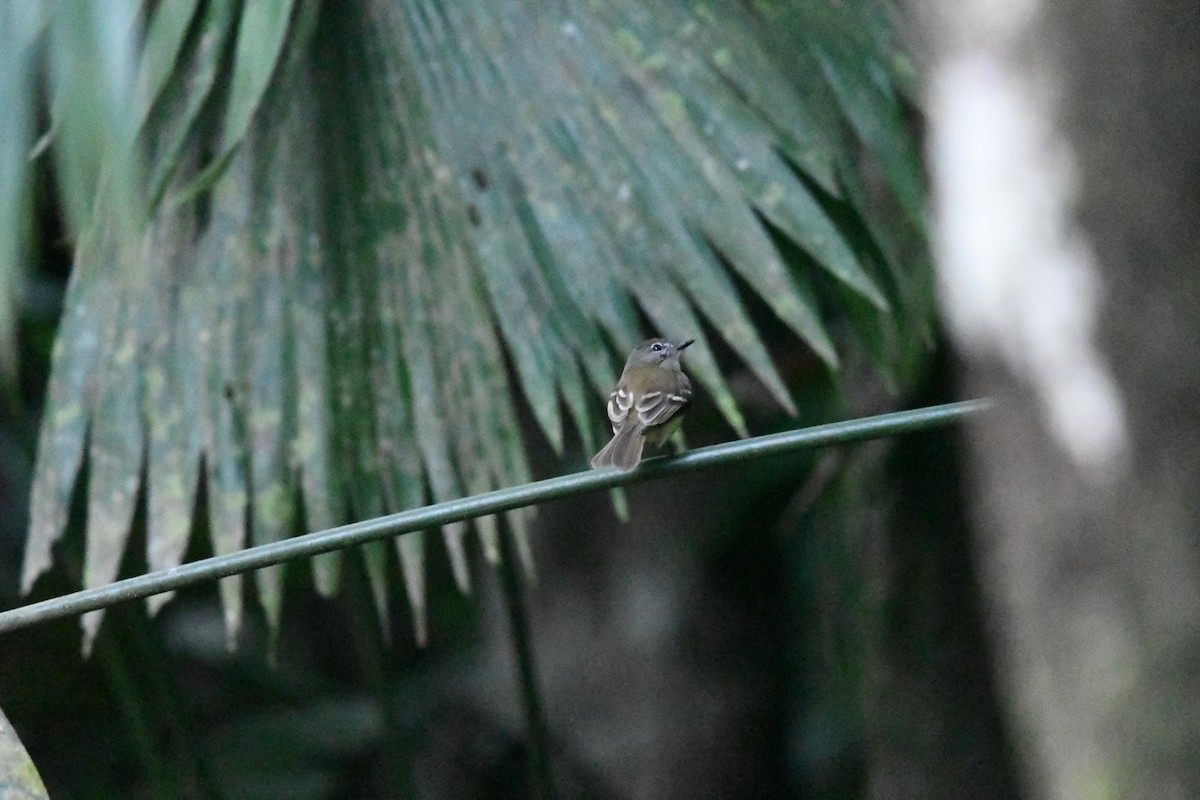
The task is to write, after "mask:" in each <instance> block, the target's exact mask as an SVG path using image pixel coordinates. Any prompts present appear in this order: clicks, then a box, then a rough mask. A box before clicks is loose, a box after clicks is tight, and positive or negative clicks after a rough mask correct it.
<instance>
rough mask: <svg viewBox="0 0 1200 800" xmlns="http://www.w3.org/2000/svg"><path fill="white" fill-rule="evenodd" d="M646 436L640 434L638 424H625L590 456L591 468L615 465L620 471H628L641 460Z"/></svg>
mask: <svg viewBox="0 0 1200 800" xmlns="http://www.w3.org/2000/svg"><path fill="white" fill-rule="evenodd" d="M645 443H646V437H645V436H643V435H642V430H641V426H640V425H625V426H624V427H623V428H621V430H619V431H617V433H616V435H615V436H613V438H612V441H610V442H609V443H608V444H606V445H604V449H602V450H601V451H600V452H599V453H596V455H595V456H593V457H592V468H593V469H603V468H604V467H616V468H617V469H619V470H621V472H629V470H631V469H633V468H634V467H636V466H637V465H638V462H639V461H641V460H642V446H643V445H645Z"/></svg>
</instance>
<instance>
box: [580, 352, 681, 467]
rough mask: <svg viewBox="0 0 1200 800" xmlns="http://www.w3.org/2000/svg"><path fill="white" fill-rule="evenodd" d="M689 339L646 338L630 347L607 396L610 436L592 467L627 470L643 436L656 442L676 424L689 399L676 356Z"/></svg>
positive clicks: (664, 438) (634, 462)
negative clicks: (611, 434)
mask: <svg viewBox="0 0 1200 800" xmlns="http://www.w3.org/2000/svg"><path fill="white" fill-rule="evenodd" d="M694 341H695V340H694V339H688V340H687V341H685V342H679V343H678V344H676V343H674V342H671V341H668V340H666V339H650V340H649V341H646V342H642V343H641V344H639V345H638V346H637V347H635V348H633V352H632V353H630V354H629V360H627V361H626V362H625V369H624V370H622V371H621V378H620V380H618V381H617V386H616V388H615V389H613V391H612V394H611V395H609V398H608V420H609V422H611V423H612V429H613V438H612V441H611V442H609V443H608V444H606V445H605V446H604V449H603V450H601V451H600V452H599V453H597V454H596V455H595V457H593V458H592V467H593V468H595V469H603V468H604V467H616V468H617V469H619V470H621V471H622V472H628V471H629V470H631V469H633V468H634V467H636V466H637V465H638V462H639V461H641V460H642V448H643V447H644V446H645V445H646V443H647V442H649V443H650V444H652V445H659V446H661V445H662V444H663V443H664V442H666V441H667V439H669V438H671V435H672V434H674V433H675V431H677V430H678V429H679V425H680V424H681V423H682V422H683V415H684V412H685V411H687V407H688V405H689V404H690V403H691V402H692V382H691V381H690V380H688V376H687V375H684V374H683V369H682V368H681V367H680V365H679V359H680V357H681V356H682V355H683V351H684V350H685V349H687V347H688V346H689V345H691V344H692V342H694ZM631 412H632V413H631Z"/></svg>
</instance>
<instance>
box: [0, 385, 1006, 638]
mask: <svg viewBox="0 0 1200 800" xmlns="http://www.w3.org/2000/svg"><path fill="white" fill-rule="evenodd" d="M991 405H992V403H991V401H988V400H965V401H962V402H959V403H947V404H945V405H940V406H930V407H928V408H918V409H913V410H911V411H897V412H894V413H892V414H881V415H879V416H877V417H864V418H862V419H855V420H847V421H845V422H833V423H829V424H827V425H817V426H814V427H812V428H801V429H799V430H794V431H787V432H784V433H775V434H771V435H769V436H756V437H754V438H752V439H744V440H742V441H738V442H729V443H728V444H719V445H715V446H713V447H704V448H701V449H699V450H693V451H692V452H690V453H684V454H683V455H680V456H668V457H664V458H654V459H650V460H648V461H646V462H644V463H643V464H642V465H641V466H640V467H638V468H637V469H635V470H633V471H632V472H617V471H615V470H590V471H587V472H576V473H574V474H571V475H562V476H560V477H557V478H549V479H547V480H543V481H536V482H535V483H527V484H525V485H523V486H514V487H511V488H508V489H498V490H496V491H494V492H485V493H484V494H477V495H473V496H472V497H464V498H462V499H461V500H450V501H447V502H445V503H437V504H435V505H431V506H425V507H423V508H415V509H412V510H409V511H401V512H399V513H397V514H389V515H387V516H385V517H377V518H375V519H370V520H365V521H363V522H356V523H354V524H351V525H342V526H341V527H338V528H330V529H329V530H327V531H319V532H317V533H309V534H305V535H304V536H295V537H292V538H291V539H284V540H282V541H278V542H270V543H268V544H261V545H258V546H256V547H250V548H247V549H245V550H239V551H237V552H236V553H226V554H224V555H219V556H213V557H211V558H204V559H201V560H199V561H193V562H192V563H190V564H184V565H182V566H179V567H173V568H171V569H165V570H159V571H158V572H151V573H148V574H146V575H139V576H137V577H134V578H126V579H124V580H120V581H116V582H114V583H110V584H108V585H106V586H98V587H96V588H94V589H85V590H83V591H79V592H73V593H71V594H67V595H63V596H61V597H54V598H51V599H49V600H43V601H41V602H38V603H30V604H29V605H26V606H21V607H19V608H14V609H11V610H9V611H4V612H0V633H2V632H4V631H10V630H15V629H16V628H23V627H25V626H27V625H33V624H35V623H38V622H44V621H46V620H50V619H57V618H59V617H67V616H71V615H72V614H81V613H83V612H85V611H92V610H95V609H98V608H106V607H108V606H111V605H114V604H116V603H120V602H123V601H126V600H135V599H137V598H139V597H147V596H149V595H152V594H158V593H160V592H166V591H170V590H171V589H180V588H183V587H184V586H191V585H193V584H196V583H202V582H204V581H210V580H215V579H216V578H224V577H226V576H228V575H237V574H240V573H243V572H250V571H252V570H256V569H261V568H263V567H269V566H272V565H275V564H282V563H283V562H285V561H291V560H293V559H296V558H307V557H310V556H315V555H317V554H319V553H328V552H330V551H332V550H338V549H341V548H345V547H352V546H354V545H359V544H363V543H365V542H371V541H375V540H376V539H385V538H388V537H392V536H399V535H401V534H405V533H411V532H413V531H418V530H423V529H426V528H436V527H438V526H441V525H445V524H447V523H450V522H457V521H459V520H464V519H473V518H475V517H482V516H487V515H489V514H495V513H496V512H498V511H508V510H510V509H513V508H520V507H522V506H528V505H533V504H534V503H544V502H546V501H548V500H557V499H560V498H563V497H571V496H573V495H577V494H582V493H584V492H592V491H596V490H599V489H611V488H613V487H614V486H624V485H626V484H631V483H638V482H641V481H646V480H653V479H655V478H665V477H666V476H668V475H677V474H679V473H683V472H693V471H695V470H698V469H704V468H705V467H713V466H717V465H718V464H729V463H735V462H738V461H746V460H749V459H754V458H764V457H766V456H774V455H780V454H783V453H789V452H792V451H794V450H802V449H806V448H817V447H828V446H830V445H835V444H851V443H854V442H863V441H867V440H870V439H881V438H884V437H887V436H896V435H898V434H902V433H912V432H914V431H920V430H926V429H929V428H936V427H939V426H941V425H947V424H949V423H952V422H957V421H958V420H961V419H963V418H964V417H967V416H969V415H971V414H976V413H979V412H981V411H985V410H987V409H988V408H990V407H991Z"/></svg>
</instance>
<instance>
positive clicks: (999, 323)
mask: <svg viewBox="0 0 1200 800" xmlns="http://www.w3.org/2000/svg"><path fill="white" fill-rule="evenodd" d="M917 6H919V9H918V10H919V12H920V13H919V14H918V17H917V18H918V20H919V23H920V28H921V30H922V33H923V34H924V38H925V40H926V42H927V44H928V45H929V47H928V48H926V51H927V52H929V53H930V54H931V58H930V62H929V64H928V71H927V76H926V77H927V83H926V86H927V87H928V94H927V99H928V101H929V108H930V112H931V128H930V156H931V164H932V169H933V173H934V183H935V193H936V195H937V198H938V200H937V207H936V212H935V213H936V228H937V231H938V249H939V262H940V265H939V270H940V275H941V281H942V287H943V300H944V302H945V309H946V315H947V318H948V320H949V321H950V323H951V329H952V333H953V334H954V336H955V338H956V341H957V342H958V344H959V349H960V352H961V354H962V356H963V359H964V361H965V364H966V369H965V379H964V393H966V394H969V395H993V396H996V397H998V398H1000V399H1001V400H1002V405H1001V406H1000V408H999V409H998V410H996V411H995V412H993V413H991V414H988V415H987V417H986V418H985V419H983V420H981V421H979V422H978V423H976V424H975V425H974V426H973V427H972V431H971V449H972V453H971V461H972V468H973V491H972V497H971V503H972V506H973V517H974V522H975V529H976V535H977V536H976V538H977V544H978V553H979V556H980V558H981V565H982V574H983V578H984V582H985V592H986V593H987V600H988V603H989V610H990V619H991V621H992V623H993V628H994V631H995V634H996V644H997V648H996V651H997V653H999V659H1000V663H999V665H998V666H999V674H1000V675H1001V680H1002V683H1003V684H1004V687H1005V693H1006V694H1005V696H1006V703H1007V707H1008V711H1009V713H1010V719H1011V722H1012V725H1013V728H1014V731H1015V733H1016V736H1017V739H1018V748H1019V751H1020V753H1021V755H1022V757H1023V760H1024V764H1023V765H1024V768H1025V773H1026V775H1027V778H1028V789H1029V793H1030V795H1031V796H1033V797H1054V798H1060V797H1062V798H1066V797H1072V798H1074V797H1103V798H1110V797H1111V798H1116V797H1122V798H1195V797H1200V758H1198V757H1197V754H1200V392H1198V389H1200V359H1198V358H1197V357H1196V354H1197V353H1200V276H1198V274H1197V270H1198V267H1200V263H1198V261H1197V254H1198V253H1200V189H1198V187H1200V131H1198V130H1197V129H1198V127H1200V93H1198V92H1197V91H1196V89H1197V87H1198V86H1200V13H1197V10H1196V7H1195V6H1194V5H1192V4H1185V3H1161V4H1153V3H1151V4H1141V3H1134V2H1132V1H1131V0H1105V1H1104V2H1085V1H1084V0H1065V1H1064V2H1057V3H1053V4H1051V3H1049V2H1045V1H1044V0H1043V2H1040V3H1039V2H1038V0H1029V2H1024V3H1011V4H1005V3H983V2H969V3H960V2H957V0H937V2H931V3H924V4H914V8H917Z"/></svg>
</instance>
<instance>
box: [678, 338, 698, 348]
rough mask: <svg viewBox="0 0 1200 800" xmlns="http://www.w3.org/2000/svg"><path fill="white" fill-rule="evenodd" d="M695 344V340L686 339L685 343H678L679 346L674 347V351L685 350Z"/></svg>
mask: <svg viewBox="0 0 1200 800" xmlns="http://www.w3.org/2000/svg"><path fill="white" fill-rule="evenodd" d="M695 343H696V340H695V339H688V340H687V341H686V342H680V343H679V344H677V345H675V349H676V350H686V349H688V348H689V347H691V346H692V345H694V344H695Z"/></svg>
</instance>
